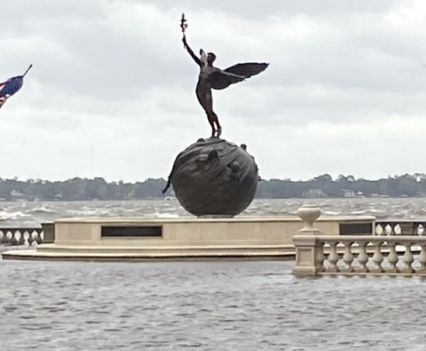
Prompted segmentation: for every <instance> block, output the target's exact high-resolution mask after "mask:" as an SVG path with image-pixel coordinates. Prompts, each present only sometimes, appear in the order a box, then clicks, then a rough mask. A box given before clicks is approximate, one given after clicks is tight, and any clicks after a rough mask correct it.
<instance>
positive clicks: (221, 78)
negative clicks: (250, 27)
mask: <svg viewBox="0 0 426 351" xmlns="http://www.w3.org/2000/svg"><path fill="white" fill-rule="evenodd" d="M180 27H181V29H182V33H183V37H182V42H183V45H184V48H185V49H186V50H187V51H188V53H189V55H190V56H191V57H192V59H193V60H194V61H195V62H196V63H197V65H198V66H200V74H199V76H198V83H197V87H196V89H195V93H196V95H197V99H198V102H199V103H200V105H201V107H202V108H203V109H204V111H205V112H206V114H207V119H208V121H209V123H210V126H211V129H212V135H211V137H212V138H219V137H220V135H221V134H222V126H221V125H220V123H219V118H218V116H217V114H216V113H215V112H214V111H213V98H212V89H217V90H221V89H225V88H227V87H229V86H230V85H231V84H234V83H238V82H242V81H243V80H245V79H246V78H250V77H251V76H254V75H256V74H259V73H260V72H262V71H264V70H265V69H266V68H267V67H268V65H269V64H268V63H257V62H249V63H238V64H236V65H234V66H231V67H229V68H227V69H224V70H221V69H219V68H217V67H215V66H213V63H214V61H215V60H216V55H215V54H214V53H212V52H208V53H207V54H206V53H205V52H204V50H203V49H200V56H197V55H195V53H194V51H193V50H192V49H191V47H190V46H189V44H188V42H187V40H186V36H185V29H186V28H187V27H188V24H187V22H186V19H185V15H184V14H182V19H181V24H180Z"/></svg>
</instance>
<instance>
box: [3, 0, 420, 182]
mask: <svg viewBox="0 0 426 351" xmlns="http://www.w3.org/2000/svg"><path fill="white" fill-rule="evenodd" d="M179 6H180V7H178V6H177V4H176V2H175V1H161V2H155V1H136V0H115V1H112V0H102V1H101V0H97V1H90V2H88V1H82V0H80V1H72V2H70V1H65V0H40V1H38V2H37V5H35V3H34V2H33V1H30V0H16V1H14V2H11V3H7V4H4V5H3V8H2V11H1V12H0V28H1V32H2V40H1V41H0V50H1V52H2V56H1V57H0V76H1V77H3V78H4V79H6V78H8V77H9V76H11V75H15V74H19V73H20V72H23V71H24V70H25V68H26V67H27V65H28V64H29V63H33V64H34V69H33V70H32V71H31V72H30V74H29V75H28V77H27V79H26V82H25V86H24V88H23V89H22V90H21V91H20V92H19V93H18V94H17V95H16V96H14V97H12V98H11V99H10V101H8V102H7V103H6V105H5V106H4V108H3V109H2V110H1V111H0V128H1V130H2V131H3V132H4V138H3V145H4V146H3V147H2V149H1V150H0V158H1V159H2V164H3V165H4V173H2V175H1V176H3V177H6V176H15V175H17V176H20V177H24V178H25V177H34V178H36V177H38V178H55V179H56V178H61V179H62V178H67V177H72V176H85V175H86V176H95V175H100V176H104V177H106V178H107V179H126V180H137V179H144V178H146V177H149V176H166V175H167V173H168V171H169V167H170V164H171V162H172V160H173V158H174V156H175V154H176V153H177V152H179V151H180V150H181V149H183V148H184V147H186V146H187V144H189V143H191V142H193V141H195V140H196V139H197V138H198V137H199V136H202V135H205V136H207V134H208V133H209V128H208V124H207V121H206V118H205V115H204V113H203V111H202V109H201V107H200V106H199V105H198V103H197V101H196V98H195V94H194V89H195V84H196V80H197V74H198V68H197V67H196V66H195V64H194V63H193V62H192V60H191V59H190V57H189V56H188V55H187V53H186V52H185V50H184V49H183V47H182V43H181V41H180V40H181V33H180V30H179V18H180V14H181V12H182V11H185V12H186V14H187V17H188V20H189V28H188V40H189V42H190V44H191V45H192V46H193V48H194V50H198V49H199V48H200V47H203V48H205V49H206V50H211V51H214V52H215V53H216V54H217V55H218V59H217V65H218V66H219V67H222V68H225V67H228V66H231V65H233V64H235V63H237V62H243V61H256V60H257V61H267V62H270V63H271V65H270V67H269V68H268V70H267V71H265V72H264V73H262V75H259V76H257V77H253V78H251V79H249V80H247V81H246V82H244V83H241V84H239V85H236V86H233V87H231V88H229V89H227V90H225V91H218V92H214V101H215V109H216V111H217V112H218V114H219V117H220V118H221V120H222V124H223V126H224V137H225V138H227V139H230V140H233V141H235V142H236V143H239V142H240V141H241V142H246V143H247V144H249V147H250V150H251V151H252V152H253V154H254V155H255V156H256V159H257V160H258V163H259V165H260V166H261V170H262V175H263V176H264V177H267V178H268V177H281V178H284V177H290V176H291V177H296V178H306V177H311V176H315V175H317V174H319V173H325V172H328V173H332V174H339V173H345V172H346V173H351V174H355V175H359V176H365V177H368V176H385V175H387V174H394V173H405V172H410V171H422V166H421V164H422V163H424V161H426V160H423V159H422V156H421V155H419V153H415V152H412V150H417V148H421V141H420V140H422V135H421V134H422V133H421V130H423V127H426V123H425V122H424V120H423V115H424V110H425V109H426V105H425V104H426V102H425V99H424V94H425V93H426V68H425V67H424V65H423V64H424V63H425V62H426V49H425V48H424V45H423V38H424V35H425V34H426V24H425V23H426V21H425V20H426V15H424V14H425V13H426V11H425V10H426V5H424V3H423V2H421V1H414V0H413V1H396V0H395V1H384V0H383V1H378V0H376V1H371V0H368V1H367V0H358V1H338V0H335V1H331V0H324V1H316V0H309V1H308V0H297V1H265V2H262V3H260V2H259V1H232V2H226V1H216V2H207V1H196V0H187V1H183V2H180V3H179ZM402 140H408V141H409V142H410V144H407V143H404V144H403V143H402V142H401V143H400V141H402ZM408 145H409V146H408ZM276 150H281V152H276ZM390 153H391V155H392V157H388V156H387V154H390ZM378 160H380V162H378ZM52 165H54V167H52Z"/></svg>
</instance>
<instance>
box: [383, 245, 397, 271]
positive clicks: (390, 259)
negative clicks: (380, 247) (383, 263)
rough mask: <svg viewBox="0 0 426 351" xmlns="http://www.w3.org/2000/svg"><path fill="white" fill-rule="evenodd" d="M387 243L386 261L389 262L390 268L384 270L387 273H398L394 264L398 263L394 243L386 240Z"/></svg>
mask: <svg viewBox="0 0 426 351" xmlns="http://www.w3.org/2000/svg"><path fill="white" fill-rule="evenodd" d="M388 245H389V253H388V255H387V257H386V260H387V262H388V263H389V264H390V268H389V269H387V270H386V272H388V273H398V268H397V267H396V264H397V263H398V260H399V259H398V254H397V253H396V250H395V246H396V243H394V242H388Z"/></svg>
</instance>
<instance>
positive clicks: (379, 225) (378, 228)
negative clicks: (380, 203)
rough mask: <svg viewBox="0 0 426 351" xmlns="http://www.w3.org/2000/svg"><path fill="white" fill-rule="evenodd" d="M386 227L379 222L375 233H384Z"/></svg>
mask: <svg viewBox="0 0 426 351" xmlns="http://www.w3.org/2000/svg"><path fill="white" fill-rule="evenodd" d="M383 232H384V229H383V226H382V225H381V224H377V225H376V230H375V233H374V234H376V235H383Z"/></svg>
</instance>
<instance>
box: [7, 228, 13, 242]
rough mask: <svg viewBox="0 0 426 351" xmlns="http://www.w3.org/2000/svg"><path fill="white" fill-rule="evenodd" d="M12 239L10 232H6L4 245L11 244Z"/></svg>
mask: <svg viewBox="0 0 426 351" xmlns="http://www.w3.org/2000/svg"><path fill="white" fill-rule="evenodd" d="M12 237H13V234H12V232H11V231H10V230H8V231H7V232H6V244H11V243H12Z"/></svg>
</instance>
